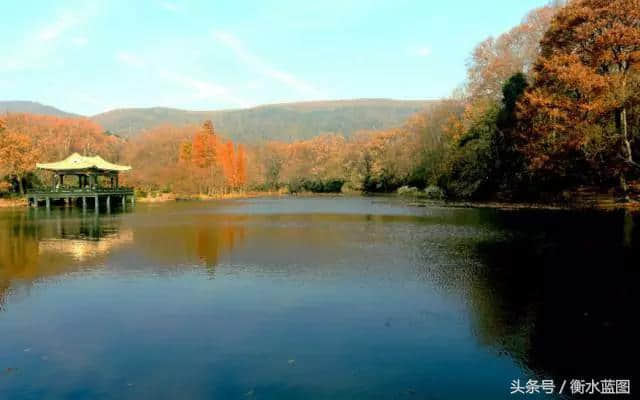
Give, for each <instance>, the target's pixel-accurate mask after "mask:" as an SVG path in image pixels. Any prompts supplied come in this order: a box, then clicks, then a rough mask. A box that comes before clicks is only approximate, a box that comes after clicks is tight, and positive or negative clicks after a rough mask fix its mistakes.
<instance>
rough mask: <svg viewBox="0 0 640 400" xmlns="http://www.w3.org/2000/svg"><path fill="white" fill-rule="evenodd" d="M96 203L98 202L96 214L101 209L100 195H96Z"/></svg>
mask: <svg viewBox="0 0 640 400" xmlns="http://www.w3.org/2000/svg"><path fill="white" fill-rule="evenodd" d="M95 204H96V210H95V211H96V214H97V213H98V211H100V201H99V199H98V195H95Z"/></svg>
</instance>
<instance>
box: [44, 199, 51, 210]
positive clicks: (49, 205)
mask: <svg viewBox="0 0 640 400" xmlns="http://www.w3.org/2000/svg"><path fill="white" fill-rule="evenodd" d="M45 201H46V204H47V210H48V209H50V208H51V198H50V197H49V196H47V197H46V198H45Z"/></svg>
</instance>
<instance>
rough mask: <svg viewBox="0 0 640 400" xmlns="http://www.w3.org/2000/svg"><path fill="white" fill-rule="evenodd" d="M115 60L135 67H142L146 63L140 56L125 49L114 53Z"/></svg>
mask: <svg viewBox="0 0 640 400" xmlns="http://www.w3.org/2000/svg"><path fill="white" fill-rule="evenodd" d="M116 60H117V61H119V62H120V63H122V64H125V65H128V66H130V67H136V68H143V67H144V66H145V64H146V63H145V61H144V60H143V59H142V58H140V57H138V56H136V55H135V54H132V53H129V52H126V51H120V52H118V53H116Z"/></svg>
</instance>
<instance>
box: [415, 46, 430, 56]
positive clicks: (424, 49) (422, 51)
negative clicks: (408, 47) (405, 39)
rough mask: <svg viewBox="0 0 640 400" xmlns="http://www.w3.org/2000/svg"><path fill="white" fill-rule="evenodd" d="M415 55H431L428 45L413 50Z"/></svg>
mask: <svg viewBox="0 0 640 400" xmlns="http://www.w3.org/2000/svg"><path fill="white" fill-rule="evenodd" d="M415 55H417V56H418V57H428V56H430V55H431V47H429V46H423V47H419V48H417V49H416V50H415Z"/></svg>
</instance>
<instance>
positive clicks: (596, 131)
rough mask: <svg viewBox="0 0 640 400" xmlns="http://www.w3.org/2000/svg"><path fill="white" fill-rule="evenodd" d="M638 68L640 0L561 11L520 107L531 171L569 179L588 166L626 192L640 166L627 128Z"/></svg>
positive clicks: (588, 2)
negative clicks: (583, 165) (554, 173)
mask: <svg viewBox="0 0 640 400" xmlns="http://www.w3.org/2000/svg"><path fill="white" fill-rule="evenodd" d="M639 67H640V1H638V0H575V1H572V2H570V3H569V4H568V5H567V6H566V7H565V8H563V9H561V10H560V11H559V12H558V13H557V14H556V16H555V18H554V19H553V21H552V23H551V26H550V28H549V30H548V32H547V33H546V34H545V35H544V38H543V39H542V42H541V55H540V58H539V59H538V61H537V62H536V65H535V68H534V70H535V71H534V78H535V79H534V83H533V86H532V88H531V89H530V90H529V91H528V92H527V94H526V96H525V98H524V99H523V101H522V104H521V117H522V118H523V119H525V120H526V121H527V122H528V124H527V125H526V127H525V129H526V130H525V133H526V135H525V139H526V143H525V145H524V146H523V148H524V151H525V153H526V155H527V158H528V160H529V163H530V165H531V167H532V169H534V170H538V171H540V170H546V171H552V170H555V171H559V172H560V173H561V174H570V173H572V172H573V173H575V172H576V171H575V168H576V167H577V166H579V165H580V163H579V161H580V160H581V159H582V160H585V161H586V162H588V163H589V164H590V165H591V166H592V167H593V169H592V173H593V174H594V175H604V176H601V178H602V179H605V180H609V179H612V178H617V179H618V180H619V184H620V188H621V190H622V191H623V192H624V193H626V191H627V183H626V182H627V175H628V174H629V173H630V171H631V170H632V169H637V167H638V164H637V163H636V162H635V158H634V148H633V146H634V144H635V143H634V139H633V137H632V135H631V134H630V129H629V121H630V120H631V119H634V118H637V115H630V114H631V113H637V109H638V105H639V101H640V75H639V73H638V72H639ZM572 168H573V170H572Z"/></svg>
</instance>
